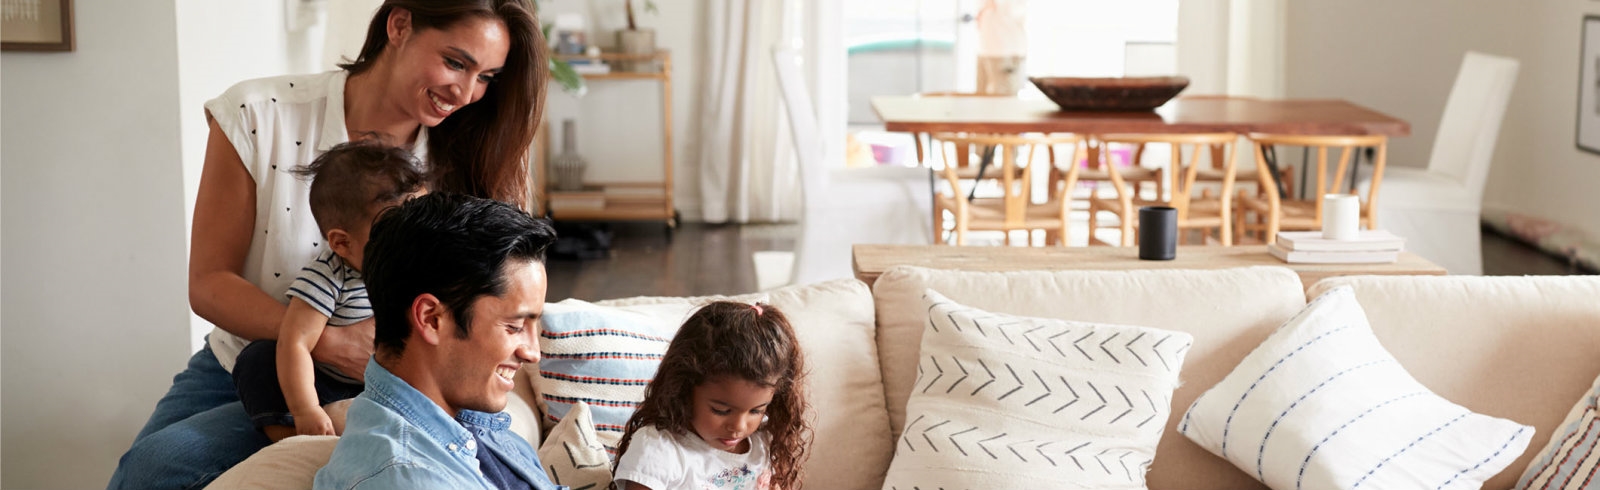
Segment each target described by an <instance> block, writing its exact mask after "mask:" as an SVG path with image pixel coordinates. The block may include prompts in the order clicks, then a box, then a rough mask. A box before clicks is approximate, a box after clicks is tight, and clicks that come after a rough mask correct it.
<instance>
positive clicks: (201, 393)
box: [107, 345, 272, 490]
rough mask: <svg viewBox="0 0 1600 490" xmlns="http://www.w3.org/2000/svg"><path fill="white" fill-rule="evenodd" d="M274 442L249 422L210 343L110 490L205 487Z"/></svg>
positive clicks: (159, 408)
mask: <svg viewBox="0 0 1600 490" xmlns="http://www.w3.org/2000/svg"><path fill="white" fill-rule="evenodd" d="M271 443H272V441H271V440H270V439H267V436H266V435H263V434H262V433H261V432H260V431H257V430H256V429H255V427H254V426H253V425H251V424H250V417H249V416H248V415H246V414H245V412H244V407H243V406H242V405H240V404H239V395H238V392H237V391H235V389H234V386H233V377H232V376H231V375H229V374H228V371H227V370H225V369H222V364H219V363H218V362H217V356H216V354H214V353H212V352H211V346H209V345H207V346H206V347H205V348H204V349H200V352H196V353H195V354H194V356H192V357H190V358H189V367H188V368H186V369H184V370H183V372H180V373H178V375H177V376H175V377H173V378H172V388H171V389H169V390H167V394H166V396H163V397H161V401H160V402H158V403H156V410H155V413H153V414H151V415H150V421H149V422H146V423H145V426H144V429H143V430H140V431H139V435H138V436H136V437H134V439H133V447H131V448H129V449H128V452H127V453H126V454H123V455H122V460H121V461H119V462H118V463H117V471H116V473H113V474H112V475H111V483H110V485H108V486H107V488H108V489H110V490H118V489H123V488H141V489H144V488H148V489H192V488H203V487H205V486H206V485H207V484H209V483H211V480H215V479H216V478H217V476H218V475H221V474H222V472H224V471H228V468H232V467H233V465H235V464H238V463H239V462H240V461H244V460H245V458H248V457H250V455H252V454H255V452H256V451H258V450H260V449H261V448H264V447H267V445H268V444H271Z"/></svg>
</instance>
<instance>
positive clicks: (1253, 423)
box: [1178, 286, 1533, 490]
mask: <svg viewBox="0 0 1600 490" xmlns="http://www.w3.org/2000/svg"><path fill="white" fill-rule="evenodd" d="M1178 431H1179V432H1182V433H1183V434H1184V435H1185V436H1188V437H1189V439H1191V440H1193V441H1194V442H1196V443H1198V444H1200V445H1201V446H1203V447H1205V448H1206V449H1207V450H1209V451H1211V452H1212V453H1213V454H1216V455H1218V456H1222V457H1223V458H1224V459H1227V460H1228V461H1229V462H1231V463H1233V464H1234V465H1235V466H1237V467H1239V468H1240V469H1242V470H1244V472H1245V473H1248V474H1250V475H1252V476H1255V477H1256V478H1257V479H1259V480H1261V481H1262V482H1263V483H1266V484H1267V486H1270V487H1272V488H1274V489H1276V490H1287V489H1319V490H1321V489H1349V488H1358V487H1360V488H1374V489H1383V488H1429V489H1438V488H1461V489H1468V488H1470V489H1477V488H1481V487H1482V486H1483V482H1484V480H1487V479H1488V478H1490V477H1493V476H1494V475H1495V474H1496V473H1499V472H1500V470H1502V469H1504V468H1505V467H1506V465H1508V464H1510V463H1511V462H1512V461H1515V460H1516V459H1517V457H1518V456H1519V455H1521V454H1522V451H1523V450H1524V449H1526V448H1527V446H1528V441H1529V440H1530V439H1531V438H1532V437H1533V428H1532V427H1528V426H1524V425H1520V424H1517V423H1515V422H1512V421H1509V420H1504V419H1499V418H1494V417H1489V416H1486V415H1480V414H1477V413H1473V412H1472V411H1470V410H1467V409H1466V408H1463V407H1461V406H1459V405H1456V404H1454V403H1451V402H1449V401H1448V400H1445V399H1443V398H1440V397H1439V396H1438V395H1435V394H1434V393H1433V392H1431V391H1429V390H1428V389H1427V388H1426V387H1424V386H1422V384H1420V383H1418V382H1417V381H1416V380H1415V379H1413V378H1412V377H1411V375H1410V374H1408V373H1407V372H1406V370H1405V368H1404V367H1402V366H1400V364H1399V363H1398V362H1397V361H1395V358H1394V356H1392V355H1390V354H1389V352H1388V351H1387V350H1385V349H1384V348H1383V346H1382V345H1380V344H1379V343H1378V339H1377V337H1376V336H1374V335H1373V333H1372V328H1371V327H1370V326H1369V325H1368V323H1367V317H1366V313H1365V312H1363V311H1362V309H1361V305H1359V304H1357V303H1356V300H1355V295H1354V293H1353V292H1352V290H1351V289H1350V288H1349V287H1348V286H1345V287H1339V288H1336V289H1333V290H1331V291H1328V292H1327V293H1326V294H1323V295H1322V296H1321V297H1318V298H1317V299H1316V300H1314V301H1312V302H1311V304H1309V305H1307V306H1306V308H1305V310H1303V311H1301V312H1300V314H1298V315H1296V316H1295V317H1294V318H1291V319H1290V320H1289V321H1288V322H1286V323H1285V324H1284V325H1283V326H1281V327H1279V328H1278V330H1277V331H1275V332H1273V334H1272V335H1271V336H1270V337H1268V338H1267V340H1266V341H1264V342H1262V343H1261V345H1260V346H1258V347H1256V349H1255V350H1254V351H1252V352H1251V353H1250V354H1249V355H1247V356H1245V358H1244V360H1243V361H1241V362H1240V363H1239V366H1238V367H1236V368H1234V370H1233V372H1232V373H1229V374H1228V376H1227V377H1225V378H1223V380H1222V381H1221V382H1220V383H1217V385H1216V386H1213V387H1212V388H1211V389H1210V390H1209V391H1207V392H1206V393H1205V394H1203V395H1201V396H1200V398H1199V399H1197V400H1195V402H1194V405H1192V406H1191V407H1190V408H1189V411H1188V413H1186V414H1184V418H1183V420H1182V421H1181V422H1179V424H1178Z"/></svg>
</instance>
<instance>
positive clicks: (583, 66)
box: [567, 58, 611, 75]
mask: <svg viewBox="0 0 1600 490" xmlns="http://www.w3.org/2000/svg"><path fill="white" fill-rule="evenodd" d="M567 65H569V66H571V67H572V71H575V72H578V74H579V75H605V74H607V73H611V65H610V64H609V63H606V62H604V61H600V60H597V59H593V58H572V59H568V60H567Z"/></svg>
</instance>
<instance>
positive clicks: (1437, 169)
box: [1361, 51, 1518, 275]
mask: <svg viewBox="0 0 1600 490" xmlns="http://www.w3.org/2000/svg"><path fill="white" fill-rule="evenodd" d="M1517 69H1518V63H1517V60H1515V59H1511V58H1505V57H1500V56H1492V55H1488V54H1483V53H1478V52H1470V51H1469V52H1467V55H1466V57H1465V59H1463V60H1462V62H1461V71H1460V73H1458V74H1457V75H1456V82H1455V87H1454V88H1452V89H1451V90H1450V98H1449V100H1448V101H1447V102H1446V103H1445V107H1444V115H1443V116H1442V117H1441V118H1440V121H1439V132H1438V134H1437V135H1436V136H1435V137H1434V140H1433V154H1432V155H1431V156H1430V157H1429V158H1428V167H1427V168H1407V167H1399V166H1395V165H1390V166H1389V167H1388V168H1387V169H1385V170H1384V174H1383V180H1382V183H1381V184H1380V186H1381V188H1382V189H1383V197H1382V199H1380V200H1379V201H1378V204H1377V208H1378V209H1377V214H1378V222H1377V224H1378V228H1382V229H1386V230H1389V231H1391V232H1393V233H1395V234H1396V235H1400V236H1401V237H1404V238H1405V239H1406V245H1405V246H1406V249H1407V250H1409V251H1411V252H1413V253H1415V254H1417V255H1420V256H1422V257H1423V258H1426V259H1428V260H1430V261H1432V262H1433V263H1435V264H1439V265H1440V266H1443V267H1444V268H1445V269H1446V270H1448V271H1450V273H1451V274H1470V275H1478V274H1482V273H1483V254H1482V248H1481V246H1482V243H1481V236H1482V235H1481V231H1480V230H1479V213H1480V209H1481V207H1482V204H1483V186H1484V183H1485V181H1486V180H1487V179H1488V176H1489V163H1490V160H1491V158H1492V157H1493V156H1494V146H1495V140H1496V139H1498V137H1499V135H1500V122H1501V120H1502V119H1503V118H1504V116H1505V113H1506V105H1507V102H1508V101H1509V100H1510V98H1511V88H1512V87H1513V86H1514V85H1515V84H1516V78H1517ZM1366 186H1367V183H1366V182H1363V183H1362V184H1361V187H1362V192H1363V193H1365V191H1366Z"/></svg>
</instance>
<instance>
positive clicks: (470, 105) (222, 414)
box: [110, 0, 549, 489]
mask: <svg viewBox="0 0 1600 490" xmlns="http://www.w3.org/2000/svg"><path fill="white" fill-rule="evenodd" d="M534 11H535V10H534V6H533V5H532V3H531V1H530V0H386V1H385V2H384V3H383V6H382V7H380V8H379V9H378V11H377V13H376V14H375V15H374V16H373V18H372V22H371V23H370V24H369V29H368V32H367V36H366V41H365V44H364V45H363V47H362V49H361V52H360V54H359V55H358V56H357V58H356V60H355V61H354V62H351V63H349V64H346V65H341V67H342V68H343V69H342V70H335V71H331V72H327V73H320V74H311V75H290V76H280V77H272V78H263V79H256V80H247V81H244V82H241V83H239V84H237V85H234V86H233V87H232V88H230V89H228V91H226V92H224V93H223V94H222V95H221V96H219V97H217V98H216V99H213V100H211V101H209V102H207V103H206V104H205V108H206V117H207V119H208V123H209V128H210V136H209V138H208V139H207V142H206V154H205V164H204V168H203V170H202V173H201V177H200V186H199V192H198V194H197V195H196V199H195V207H194V210H195V211H194V220H193V223H194V229H193V233H192V234H191V236H192V242H191V244H190V245H191V246H190V256H189V303H190V306H191V308H193V309H194V311H195V313H196V314H198V315H199V316H201V317H202V318H204V319H206V320H207V321H209V322H211V323H212V324H215V325H216V326H217V327H218V328H217V330H215V331H213V332H212V333H211V334H210V335H209V336H208V339H207V346H206V347H205V348H203V349H201V350H200V351H199V352H198V353H196V354H195V355H194V356H193V357H192V358H190V360H189V365H188V367H187V369H185V370H184V371H183V372H181V373H179V374H178V376H177V377H176V378H174V382H173V385H172V388H170V389H169V390H168V392H167V394H166V395H165V396H164V397H163V398H162V399H161V401H160V402H159V403H158V404H157V405H156V409H155V412H154V413H153V414H152V415H151V417H150V420H149V421H148V422H147V423H146V425H145V427H144V428H143V429H142V430H141V431H140V432H139V435H138V436H136V437H135V439H134V443H133V446H132V447H131V448H130V449H129V450H128V452H127V454H125V455H124V456H123V458H122V460H121V462H120V463H119V464H118V468H117V472H116V473H115V474H114V475H113V476H112V481H111V484H110V487H111V488H122V487H128V488H151V489H160V488H199V487H201V486H204V485H205V484H206V483H207V482H209V481H210V480H211V479H212V478H214V477H215V476H216V475H218V474H220V473H221V472H223V471H225V470H227V469H228V468H229V467H231V466H233V465H234V464H236V463H238V462H239V461H242V460H244V459H245V458H246V457H249V456H250V455H251V454H253V453H255V451H256V450H258V449H260V448H261V447H263V446H265V445H266V444H267V443H268V442H269V440H268V439H267V438H266V437H265V436H263V435H262V434H260V433H259V432H257V431H255V429H254V428H253V427H252V425H251V422H250V419H249V417H248V416H246V415H245V412H244V410H243V409H242V408H241V407H240V404H239V401H238V400H239V399H238V396H237V394H236V392H235V386H234V384H233V379H232V377H231V376H230V374H229V372H230V371H231V370H232V369H233V364H234V360H235V358H236V357H237V356H238V354H239V351H240V350H241V349H242V348H243V347H244V345H246V344H247V343H248V342H249V341H252V340H266V339H276V338H277V336H278V329H279V324H280V323H281V321H282V319H283V317H284V312H285V306H284V305H285V302H286V301H287V298H286V296H285V295H284V293H285V292H286V291H287V290H288V287H289V284H290V282H291V281H293V280H294V278H295V277H296V274H295V272H296V271H299V270H300V269H301V268H302V267H303V266H305V265H306V264H307V263H308V262H309V261H311V260H312V259H313V258H315V257H316V256H317V255H318V253H319V252H320V251H321V250H322V249H324V248H326V245H325V244H324V242H325V240H323V239H322V237H321V234H320V233H319V231H318V229H317V226H316V221H315V220H314V219H313V217H312V216H311V212H310V206H309V205H308V201H309V197H308V186H307V185H306V184H305V182H302V181H299V180H297V179H296V177H295V176H294V175H293V174H291V173H290V172H289V171H290V170H291V169H293V168H294V167H296V166H298V165H302V164H305V163H308V162H310V161H312V160H313V159H315V158H316V157H317V156H318V155H320V154H322V153H323V152H324V151H327V150H328V149H329V148H330V147H333V146H334V145H337V144H339V143H344V142H347V141H349V140H351V139H368V138H374V139H378V140H381V141H382V142H384V143H388V144H392V145H396V146H400V147H403V148H406V149H409V150H410V151H411V152H412V153H413V154H414V156H416V157H417V159H418V160H419V161H421V162H423V165H425V166H426V169H425V170H426V171H427V175H428V185H429V187H430V188H431V190H434V191H449V192H456V193H462V194H467V195H472V196H476V197H483V198H490V199H495V200H499V201H504V202H509V203H511V204H515V205H519V206H520V205H522V204H523V201H524V200H525V199H526V197H525V196H526V193H525V189H526V186H527V184H526V178H525V177H526V175H525V174H526V171H525V170H524V168H525V167H524V166H523V162H524V161H525V159H526V158H527V155H528V151H529V148H530V146H531V143H532V141H533V136H534V132H535V130H536V128H537V127H538V123H539V120H540V118H541V117H542V111H543V108H544V95H545V80H546V79H547V77H548V71H549V68H548V66H549V65H548V60H547V59H546V53H547V52H548V51H547V49H546V47H545V41H544V38H543V36H542V35H541V33H540V30H539V28H538V25H539V23H538V20H537V19H536V18H535V16H534ZM242 217H252V218H251V219H241V218H242ZM352 327H354V328H339V329H324V330H323V334H322V335H321V337H319V338H318V340H317V344H316V348H315V349H313V350H312V357H313V359H315V360H316V361H318V362H320V363H324V364H328V365H331V366H333V367H334V368H335V369H337V370H339V371H341V372H346V373H361V372H363V369H364V368H365V367H366V362H367V359H368V358H369V357H371V355H372V351H373V333H372V322H371V321H366V322H362V323H357V324H355V325H352Z"/></svg>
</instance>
